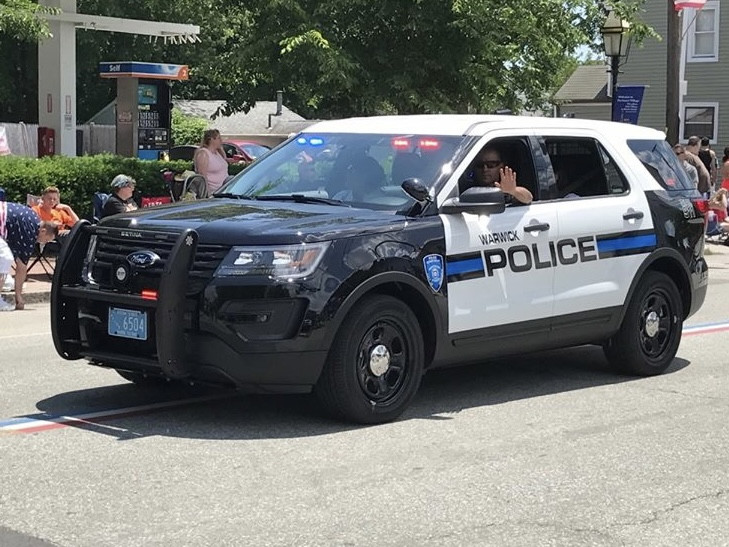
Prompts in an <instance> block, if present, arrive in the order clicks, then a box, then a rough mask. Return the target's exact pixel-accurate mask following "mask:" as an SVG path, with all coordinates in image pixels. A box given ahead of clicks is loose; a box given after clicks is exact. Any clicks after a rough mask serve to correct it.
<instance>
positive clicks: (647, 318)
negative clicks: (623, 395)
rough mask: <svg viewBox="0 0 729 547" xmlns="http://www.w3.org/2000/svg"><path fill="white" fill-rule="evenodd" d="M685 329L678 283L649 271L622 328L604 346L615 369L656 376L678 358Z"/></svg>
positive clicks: (624, 319) (627, 311)
mask: <svg viewBox="0 0 729 547" xmlns="http://www.w3.org/2000/svg"><path fill="white" fill-rule="evenodd" d="M682 328H683V307H682V302H681V295H680V294H679V292H678V289H677V288H676V284H675V283H674V282H673V281H672V280H671V278H670V277H668V276H667V275H666V274H664V273H661V272H655V271H648V272H646V274H645V275H644V276H643V278H642V279H641V280H640V282H639V283H638V286H637V287H636V290H635V294H634V295H633V298H632V300H631V301H630V304H629V305H628V309H627V310H626V312H625V317H624V318H623V323H622V324H621V325H620V330H619V331H618V332H617V334H615V335H614V336H613V337H612V338H610V339H609V340H608V341H607V343H606V344H605V345H604V346H603V349H604V351H605V355H606V356H607V358H608V361H609V362H610V364H611V366H612V367H613V368H614V369H615V370H617V371H619V372H623V373H626V374H633V375H637V376H654V375H656V374H660V373H662V372H664V371H665V370H666V369H667V368H668V367H669V365H670V364H671V363H672V362H673V359H674V357H676V352H677V351H678V345H679V343H680V342H681V330H682Z"/></svg>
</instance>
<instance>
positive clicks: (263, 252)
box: [215, 241, 329, 279]
mask: <svg viewBox="0 0 729 547" xmlns="http://www.w3.org/2000/svg"><path fill="white" fill-rule="evenodd" d="M328 247H329V242H328V241H327V242H324V243H301V244H299V245H272V246H260V247H233V248H232V249H231V250H230V252H229V253H228V256H226V257H225V259H224V260H223V262H221V263H220V266H219V267H218V269H217V270H216V271H215V276H216V277H220V276H224V275H265V276H268V277H278V278H284V279H299V278H301V277H306V276H307V275H310V274H311V273H312V272H313V271H314V270H315V269H316V267H317V266H318V265H319V262H321V259H322V257H323V256H324V252H325V251H326V250H327V248H328Z"/></svg>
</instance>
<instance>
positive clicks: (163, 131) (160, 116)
mask: <svg viewBox="0 0 729 547" xmlns="http://www.w3.org/2000/svg"><path fill="white" fill-rule="evenodd" d="M171 89H172V88H171V85H170V83H169V82H168V81H165V80H142V79H140V80H139V86H138V88H137V97H138V98H137V112H138V116H139V125H138V136H137V147H138V152H137V157H138V158H139V159H144V160H156V159H159V158H160V156H161V155H162V154H163V153H165V154H166V153H168V152H169V148H170V134H171V127H172V107H171V104H170V102H171V98H172V97H171V95H172V93H171Z"/></svg>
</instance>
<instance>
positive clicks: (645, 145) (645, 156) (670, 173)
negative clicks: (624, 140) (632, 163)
mask: <svg viewBox="0 0 729 547" xmlns="http://www.w3.org/2000/svg"><path fill="white" fill-rule="evenodd" d="M628 146H629V147H630V149H631V150H632V151H633V153H634V154H635V155H636V156H637V157H638V159H639V160H640V161H641V163H642V164H643V167H645V168H646V169H647V170H648V172H649V173H650V174H651V175H652V176H653V178H654V179H656V181H657V182H658V184H660V185H661V186H662V187H663V188H665V189H666V190H693V189H694V184H693V183H692V182H691V179H690V178H689V176H688V174H687V173H686V171H685V170H684V168H683V166H682V165H681V162H680V161H679V159H678V158H677V157H676V154H675V153H674V152H673V149H672V148H671V145H669V144H668V143H667V142H666V141H659V140H629V141H628Z"/></svg>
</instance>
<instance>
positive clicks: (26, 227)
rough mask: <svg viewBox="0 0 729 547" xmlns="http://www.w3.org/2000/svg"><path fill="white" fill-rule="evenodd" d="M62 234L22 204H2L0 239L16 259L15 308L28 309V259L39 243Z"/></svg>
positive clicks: (4, 202)
mask: <svg viewBox="0 0 729 547" xmlns="http://www.w3.org/2000/svg"><path fill="white" fill-rule="evenodd" d="M57 235H58V225H56V224H55V223H54V222H46V221H41V219H40V218H39V217H38V214H37V213H36V212H35V211H33V209H31V208H30V207H27V206H25V205H22V204H20V203H10V202H6V201H3V202H0V237H2V238H3V239H4V240H5V243H6V244H7V246H8V247H9V249H10V251H11V252H12V253H13V256H14V258H15V309H16V310H22V309H23V308H25V300H23V283H25V278H26V276H27V274H28V260H30V257H31V256H32V255H33V250H34V249H35V244H36V242H37V243H49V242H51V241H53V240H54V239H55V238H56V236H57Z"/></svg>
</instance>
